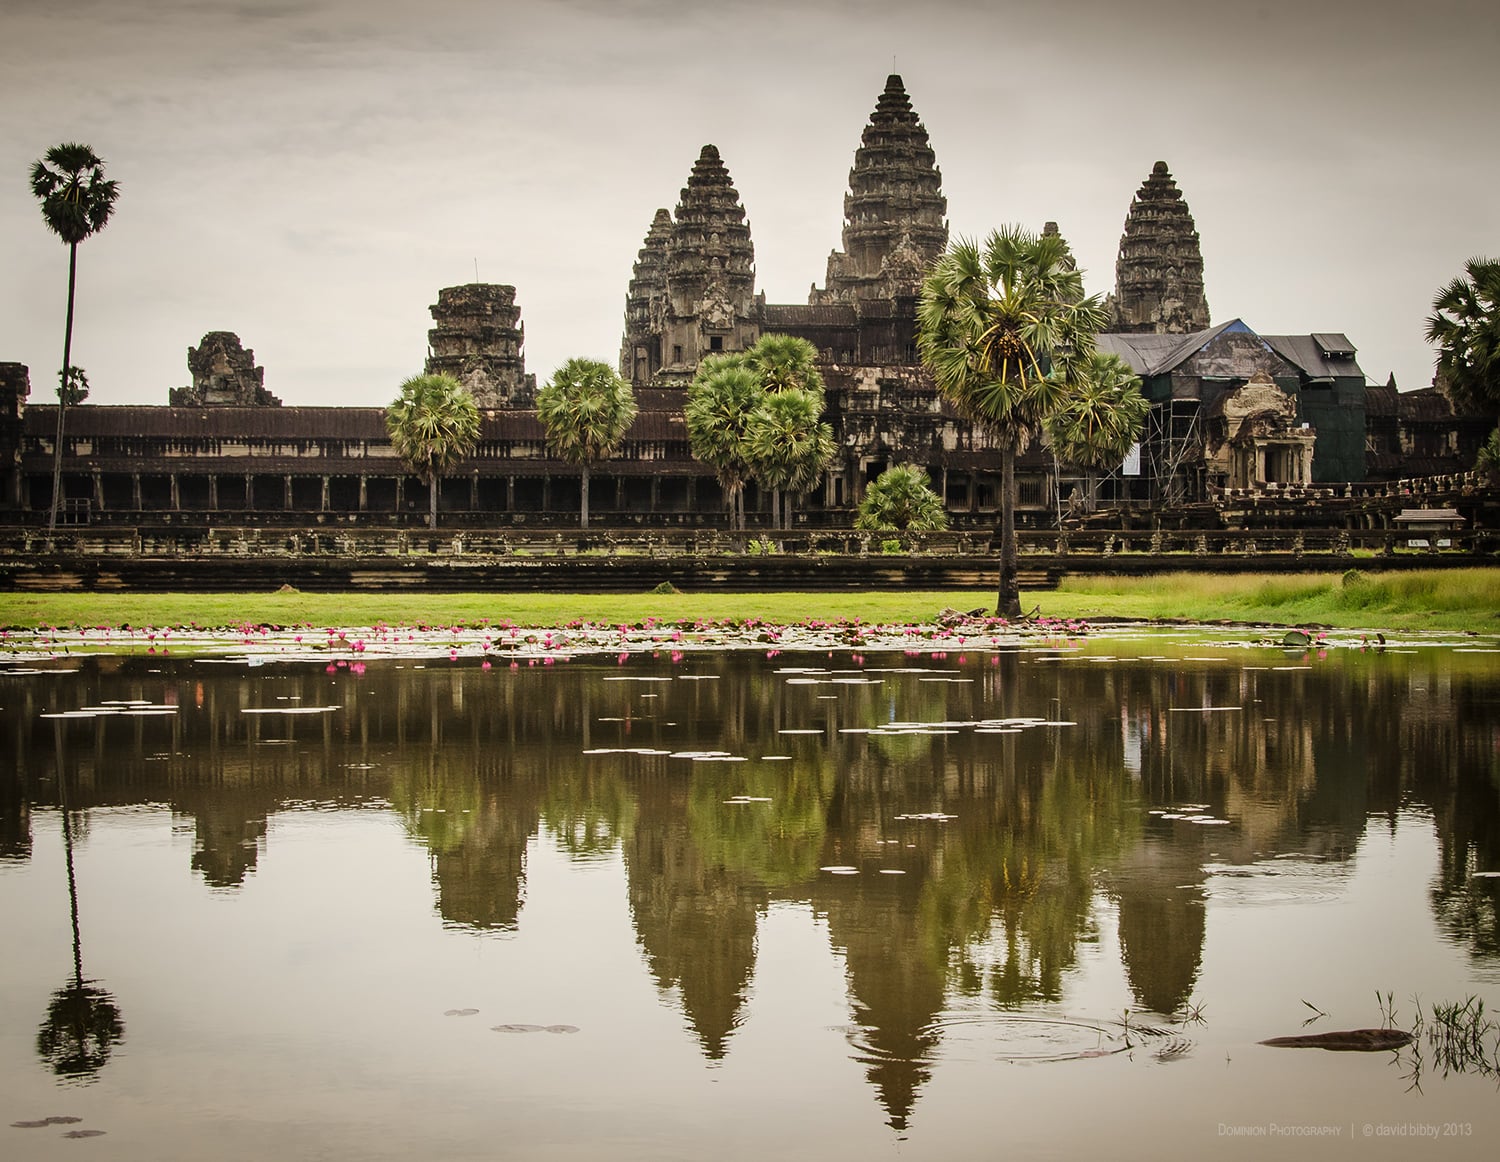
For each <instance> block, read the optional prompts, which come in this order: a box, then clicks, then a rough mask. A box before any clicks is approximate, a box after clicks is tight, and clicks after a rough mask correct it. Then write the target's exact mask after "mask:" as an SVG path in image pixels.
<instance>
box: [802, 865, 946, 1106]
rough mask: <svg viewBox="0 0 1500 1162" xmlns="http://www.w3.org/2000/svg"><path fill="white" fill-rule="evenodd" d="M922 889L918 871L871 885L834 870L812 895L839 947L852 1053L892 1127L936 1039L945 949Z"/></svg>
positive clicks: (917, 1085)
mask: <svg viewBox="0 0 1500 1162" xmlns="http://www.w3.org/2000/svg"><path fill="white" fill-rule="evenodd" d="M892 880H899V881H900V882H899V883H892V882H891V881H892ZM921 890H922V881H921V880H920V879H919V878H918V877H916V876H901V877H895V876H892V877H887V879H886V882H885V883H882V884H878V885H877V886H876V890H870V889H869V888H867V887H865V886H863V885H861V884H860V883H859V882H858V881H857V880H856V879H855V878H854V877H847V878H845V877H839V878H838V879H836V880H835V881H834V882H833V883H829V884H826V885H824V884H820V885H819V890H818V891H817V892H816V895H815V897H814V898H815V900H816V904H817V906H818V908H819V909H820V910H825V911H826V914H827V916H828V936H829V939H830V940H831V941H832V942H833V944H834V946H835V947H837V948H840V949H842V951H843V953H844V963H845V966H846V968H847V972H848V979H849V1003H850V1008H851V1009H852V1016H853V1018H854V1021H855V1023H856V1025H857V1026H858V1030H857V1031H856V1032H855V1033H853V1034H851V1038H850V1040H851V1043H852V1044H853V1045H854V1048H855V1057H856V1059H857V1060H859V1061H860V1062H861V1063H862V1064H863V1065H864V1066H865V1075H866V1076H867V1077H868V1078H869V1080H870V1084H871V1085H873V1086H874V1087H875V1090H876V1092H877V1093H878V1094H879V1095H880V1104H881V1105H882V1106H884V1107H885V1111H886V1114H887V1116H888V1117H889V1120H890V1125H891V1127H892V1128H893V1129H897V1130H900V1129H905V1128H906V1125H907V1121H908V1119H909V1118H910V1116H911V1111H912V1108H913V1107H914V1106H915V1105H916V1101H917V1095H918V1093H919V1091H920V1089H921V1087H922V1085H923V1083H924V1082H926V1081H927V1080H928V1078H929V1077H931V1075H932V1067H931V1063H932V1060H933V1056H934V1054H935V1052H936V1050H937V1048H938V1043H939V1040H940V1036H939V1034H938V1032H937V1030H936V1028H935V1026H934V1021H935V1019H936V1018H937V1016H938V1014H940V1013H941V1012H942V1011H943V1007H944V1001H945V999H946V997H947V986H948V981H947V972H946V967H947V966H946V963H945V961H944V958H943V956H942V953H943V952H944V951H946V949H944V948H941V947H939V948H934V947H933V946H932V943H931V942H930V935H931V934H929V933H925V932H924V931H923V930H922V919H923V916H922V914H921V911H920V908H919V897H920V894H921ZM924 937H926V939H924Z"/></svg>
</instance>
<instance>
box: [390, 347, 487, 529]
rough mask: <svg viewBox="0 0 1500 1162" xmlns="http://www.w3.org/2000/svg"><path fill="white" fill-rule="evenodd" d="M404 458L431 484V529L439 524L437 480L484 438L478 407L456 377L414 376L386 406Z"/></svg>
mask: <svg viewBox="0 0 1500 1162" xmlns="http://www.w3.org/2000/svg"><path fill="white" fill-rule="evenodd" d="M385 428H386V431H387V432H389V433H390V437H391V446H392V447H393V448H395V449H396V455H397V456H399V457H401V462H402V463H403V464H405V465H406V467H407V468H408V469H409V470H410V471H411V472H412V474H413V475H415V476H416V477H417V478H418V479H420V480H421V481H422V482H423V483H424V484H426V485H427V487H428V495H429V500H430V505H431V507H430V509H429V513H428V520H427V527H428V528H431V529H436V528H437V522H438V480H439V478H440V477H442V476H443V474H444V473H446V472H447V471H448V469H449V468H450V467H452V466H453V464H454V463H455V462H457V461H459V460H462V459H463V458H464V457H465V456H467V455H468V454H469V453H470V452H472V451H473V450H474V445H475V444H477V443H478V442H479V408H478V406H477V405H476V404H475V403H474V397H473V396H472V395H470V394H469V391H468V389H467V388H465V387H464V385H463V384H461V383H459V382H458V380H456V379H454V378H453V377H452V376H451V375H414V376H412V377H411V378H410V379H408V380H407V381H406V382H405V383H403V384H402V385H401V394H400V395H399V396H398V397H397V398H396V399H395V400H393V401H392V402H391V406H390V407H388V408H386V410H385Z"/></svg>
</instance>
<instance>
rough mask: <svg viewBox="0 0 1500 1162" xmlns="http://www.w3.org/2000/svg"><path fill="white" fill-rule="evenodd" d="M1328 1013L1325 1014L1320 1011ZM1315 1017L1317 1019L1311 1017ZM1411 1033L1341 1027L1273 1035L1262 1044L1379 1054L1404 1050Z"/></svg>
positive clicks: (1410, 1040) (1410, 1039)
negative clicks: (1334, 1029)
mask: <svg viewBox="0 0 1500 1162" xmlns="http://www.w3.org/2000/svg"><path fill="white" fill-rule="evenodd" d="M1303 1003H1304V1004H1306V1002H1305V1001H1304V1002H1303ZM1320 1015H1321V1016H1327V1014H1326V1013H1323V1014H1320ZM1311 1019H1312V1020H1316V1019H1317V1018H1316V1017H1314V1018H1311ZM1412 1039H1413V1038H1412V1035H1411V1034H1410V1033H1407V1032H1404V1031H1403V1030H1401V1029H1342V1030H1339V1031H1338V1032H1334V1033H1299V1034H1297V1035H1295V1036H1292V1037H1271V1038H1269V1039H1268V1040H1265V1041H1262V1042H1261V1044H1262V1045H1271V1046H1273V1047H1275V1048H1278V1049H1327V1050H1329V1051H1331V1052H1335V1053H1380V1052H1383V1051H1386V1050H1390V1049H1403V1048H1405V1047H1406V1046H1407V1045H1410V1044H1411V1042H1412Z"/></svg>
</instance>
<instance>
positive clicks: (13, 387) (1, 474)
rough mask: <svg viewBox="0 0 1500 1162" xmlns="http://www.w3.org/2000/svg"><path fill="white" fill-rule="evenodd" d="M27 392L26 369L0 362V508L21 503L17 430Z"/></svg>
mask: <svg viewBox="0 0 1500 1162" xmlns="http://www.w3.org/2000/svg"><path fill="white" fill-rule="evenodd" d="M30 394H31V372H30V369H28V368H27V366H26V365H25V364H24V363H0V512H3V511H5V510H7V509H16V508H19V507H21V433H22V430H23V427H24V420H23V415H24V413H25V411H26V398H27V396H29V395H30Z"/></svg>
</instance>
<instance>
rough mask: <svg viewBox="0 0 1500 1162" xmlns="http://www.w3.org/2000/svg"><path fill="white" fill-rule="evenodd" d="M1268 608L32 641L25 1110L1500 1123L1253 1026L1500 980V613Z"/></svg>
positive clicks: (1287, 1139) (953, 1151) (1160, 1136)
mask: <svg viewBox="0 0 1500 1162" xmlns="http://www.w3.org/2000/svg"><path fill="white" fill-rule="evenodd" d="M350 636H351V637H353V636H354V635H352V634H351V635H350ZM1256 637H1257V635H1256V633H1255V632H1254V631H1249V630H1237V631H1227V630H1216V631H1211V632H1205V631H1202V630H1196V629H1189V628H1178V629H1173V630H1134V631H1112V632H1110V633H1104V634H1098V633H1096V634H1091V635H1089V636H1086V637H1083V636H1079V637H1071V636H1068V634H1067V631H1066V629H1065V628H1064V627H1058V629H1057V632H1056V634H1055V636H1040V637H1035V638H1030V639H1018V640H1010V639H1006V640H1004V641H1001V642H998V643H996V644H993V645H988V646H985V645H975V644H974V643H968V644H966V645H965V646H964V647H963V648H962V649H944V648H942V647H941V646H940V645H939V644H937V643H934V642H933V641H930V640H928V641H922V642H914V643H913V648H909V649H906V650H900V649H894V650H893V649H887V648H881V649H860V648H853V649H850V648H839V649H823V648H820V649H817V650H810V649H794V648H784V647H782V648H778V646H777V645H776V644H774V643H773V644H770V645H768V646H764V647H761V648H755V649H741V650H735V651H726V650H716V649H713V648H706V646H705V645H704V644H703V643H692V642H689V641H683V642H681V643H678V642H674V641H672V640H671V639H670V635H668V636H666V637H664V639H663V640H662V641H661V642H660V643H659V644H658V645H657V648H654V649H640V648H630V649H622V650H620V651H618V652H617V651H615V650H609V651H607V652H606V651H604V650H600V652H596V653H570V652H566V651H558V652H555V653H554V652H549V651H548V649H547V648H546V647H547V643H546V642H543V641H536V642H533V643H530V647H529V648H528V650H527V651H515V652H510V651H507V650H503V649H498V648H497V649H496V650H495V651H493V652H492V653H491V652H489V651H486V653H485V656H483V657H481V656H479V655H478V654H477V653H476V652H475V651H474V650H473V649H472V648H470V647H469V646H465V648H464V649H462V650H460V649H457V648H455V649H453V650H451V651H450V650H448V649H447V648H441V647H435V646H434V647H431V648H426V649H412V650H411V651H410V652H407V653H402V652H400V651H399V650H396V651H391V652H387V653H385V654H384V655H382V656H375V655H374V653H371V654H369V655H367V656H361V655H360V653H359V651H355V650H354V649H353V644H354V643H352V642H345V641H342V640H341V641H340V642H339V643H337V645H338V646H342V647H344V649H338V648H331V647H333V646H334V644H335V643H333V642H330V643H329V646H330V648H329V650H328V656H327V657H325V658H314V657H312V656H310V655H309V654H308V653H300V652H293V653H292V654H291V655H289V656H285V657H283V656H277V655H274V654H265V653H261V654H255V653H244V652H234V653H231V652H228V651H227V650H225V651H223V652H219V653H212V652H210V653H205V654H202V655H200V656H198V657H196V658H188V657H177V656H167V657H162V656H140V655H135V656H130V657H125V656H116V655H110V654H107V653H106V654H100V655H92V656H78V655H71V656H58V657H53V658H43V657H41V656H40V655H33V656H22V655H19V654H17V655H11V656H9V657H8V658H7V659H6V660H5V661H4V663H3V664H0V738H3V740H4V741H3V745H0V916H3V917H4V918H5V926H6V937H5V949H6V951H5V955H4V956H3V957H0V989H3V996H4V997H5V1003H4V1006H3V1009H0V1092H3V1093H4V1095H5V1096H4V1098H3V1099H0V1113H3V1114H5V1115H6V1116H5V1117H4V1118H0V1122H3V1123H4V1125H0V1153H3V1155H4V1156H6V1157H16V1158H27V1159H32V1158H36V1159H46V1158H52V1157H62V1156H69V1157H72V1156H74V1155H75V1154H76V1153H77V1152H79V1151H87V1150H104V1151H105V1152H106V1153H107V1155H108V1156H109V1157H111V1158H117V1159H152V1160H158V1159H161V1160H165V1159H178V1158H181V1159H188V1158H201V1157H205V1156H212V1157H216V1158H224V1159H247V1160H248V1159H263V1158H266V1157H270V1156H274V1155H276V1154H281V1155H283V1156H286V1157H291V1158H300V1157H313V1156H316V1157H322V1158H330V1159H384V1158H390V1159H407V1158H418V1157H421V1158H432V1159H480V1158H484V1159H488V1158H495V1157H518V1158H521V1157H524V1158H558V1159H569V1158H611V1159H615V1158H641V1159H661V1158H694V1159H696V1158H701V1157H704V1156H707V1155H712V1156H715V1157H723V1158H730V1159H741V1158H743V1159H762V1158H767V1157H796V1158H819V1159H837V1158H867V1157H871V1156H877V1157H895V1156H901V1157H908V1158H922V1159H929V1158H931V1159H939V1158H940V1159H951V1158H993V1157H997V1156H1002V1155H1006V1156H1013V1157H1025V1158H1074V1157H1084V1156H1089V1155H1097V1156H1102V1157H1116V1158H1146V1157H1150V1158H1178V1157H1181V1158H1196V1157H1203V1156H1207V1155H1213V1156H1219V1155H1221V1154H1222V1155H1224V1156H1240V1155H1241V1154H1243V1155H1244V1156H1247V1157H1248V1156H1250V1153H1251V1151H1254V1150H1257V1149H1263V1143H1258V1142H1255V1141H1254V1139H1255V1138H1257V1137H1267V1136H1276V1138H1277V1144H1278V1148H1279V1151H1280V1152H1283V1153H1287V1154H1289V1155H1291V1156H1295V1157H1316V1158H1344V1157H1348V1158H1354V1157H1360V1158H1369V1157H1389V1158H1402V1157H1410V1156H1412V1151H1413V1150H1414V1149H1416V1147H1414V1146H1413V1144H1412V1142H1411V1140H1410V1135H1409V1134H1408V1135H1403V1134H1399V1133H1398V1132H1397V1131H1396V1130H1395V1129H1393V1128H1392V1127H1397V1126H1415V1125H1420V1126H1434V1127H1438V1128H1439V1130H1442V1128H1443V1127H1452V1128H1453V1131H1452V1133H1449V1134H1447V1135H1446V1136H1445V1137H1443V1139H1442V1140H1440V1141H1437V1142H1435V1143H1434V1144H1433V1145H1432V1147H1431V1148H1432V1149H1433V1151H1434V1152H1435V1153H1436V1154H1437V1155H1438V1156H1440V1157H1444V1158H1472V1157H1481V1156H1488V1151H1489V1150H1490V1149H1492V1140H1493V1135H1494V1133H1495V1131H1496V1129H1497V1128H1500V1122H1497V1116H1496V1110H1497V1107H1500V1102H1497V1096H1500V1095H1497V1088H1496V1079H1495V1077H1494V1076H1493V1075H1492V1074H1489V1073H1486V1072H1484V1071H1477V1070H1470V1071H1464V1072H1458V1071H1453V1070H1449V1071H1447V1075H1446V1076H1445V1075H1444V1072H1445V1071H1444V1070H1443V1069H1441V1068H1439V1063H1438V1062H1437V1061H1436V1060H1435V1059H1434V1058H1433V1056H1432V1055H1431V1053H1430V1052H1428V1053H1427V1054H1426V1055H1425V1057H1424V1055H1423V1052H1422V1048H1423V1043H1422V1042H1421V1041H1420V1040H1419V1042H1418V1044H1417V1047H1416V1052H1413V1051H1412V1050H1405V1051H1401V1052H1375V1053H1325V1052H1321V1051H1317V1050H1288V1049H1278V1048H1271V1047H1267V1046H1263V1045H1261V1044H1259V1042H1261V1041H1263V1040H1265V1039H1267V1038H1272V1037H1277V1036H1282V1035H1288V1034H1297V1033H1307V1032H1311V1033H1318V1032H1327V1031H1333V1030H1346V1029H1362V1028H1371V1027H1376V1026H1380V1025H1382V1024H1384V1023H1386V1018H1387V1015H1388V1014H1387V1013H1385V1012H1383V1011H1382V1002H1381V998H1382V997H1384V995H1385V994H1387V993H1389V994H1391V997H1392V1002H1391V1003H1393V1004H1394V1007H1395V1010H1396V1012H1395V1015H1394V1023H1395V1024H1397V1025H1399V1026H1401V1027H1403V1028H1406V1027H1409V1024H1410V1019H1411V1017H1412V1016H1413V1014H1414V1011H1415V1002H1414V1000H1413V998H1414V997H1415V996H1420V998H1421V1003H1422V1005H1424V1006H1427V1005H1429V1004H1430V1003H1431V1002H1438V1001H1452V1000H1457V1001H1462V1000H1463V999H1465V998H1467V997H1469V996H1478V997H1482V998H1485V999H1486V1000H1487V1001H1488V1002H1489V1007H1490V1008H1491V1009H1493V1008H1494V1007H1495V1006H1496V1005H1500V924H1497V909H1496V905H1497V900H1500V791H1497V786H1500V643H1497V641H1496V640H1495V639H1494V638H1493V637H1490V638H1474V637H1467V636H1463V635H1443V636H1439V635H1429V636H1422V635H1410V636H1406V637H1403V638H1400V639H1397V638H1395V637H1392V638H1391V640H1389V641H1388V642H1386V643H1385V644H1384V646H1383V647H1382V646H1380V645H1378V644H1377V643H1376V642H1375V641H1374V640H1373V635H1372V640H1368V641H1363V640H1361V635H1359V634H1338V635H1334V636H1333V637H1331V638H1328V639H1325V640H1323V641H1321V642H1314V643H1313V644H1312V646H1311V647H1309V648H1306V649H1286V648H1283V647H1282V646H1281V645H1280V644H1279V642H1280V639H1279V635H1278V636H1277V639H1276V640H1275V641H1274V642H1267V641H1256V640H1255V639H1256ZM359 644H360V646H361V650H362V648H363V643H362V642H361V643H359ZM918 646H919V647H920V648H917V647H918ZM229 648H232V649H235V650H239V649H242V648H243V647H240V646H239V644H238V643H234V644H233V645H231V646H230V647H229ZM175 653H176V651H174V655H175ZM1319 1013H1321V1014H1323V1015H1321V1016H1319V1015H1317V1014H1319ZM1304 1022H1309V1023H1308V1024H1307V1025H1306V1026H1304ZM49 1118H51V1119H77V1120H76V1121H73V1120H53V1121H52V1122H51V1123H50V1124H44V1125H35V1124H33V1125H26V1124H24V1123H37V1122H43V1123H45V1122H47V1120H48V1119H49ZM1367 1125H1368V1126H1369V1127H1371V1129H1370V1133H1369V1136H1366V1133H1365V1127H1366V1126H1367ZM1297 1127H1302V1128H1303V1129H1302V1130H1297V1129H1296V1128H1297ZM1465 1127H1467V1129H1465ZM1314 1129H1317V1130H1318V1133H1319V1136H1316V1137H1314V1136H1311V1134H1312V1131H1313V1130H1314ZM1387 1130H1388V1131H1389V1132H1387ZM1288 1131H1290V1132H1288ZM101 1132H102V1135H103V1136H102V1137H101V1138H100V1141H99V1142H98V1143H94V1144H89V1143H80V1142H78V1141H76V1140H73V1139H70V1138H68V1137H66V1135H70V1134H71V1135H75V1136H77V1135H83V1134H89V1133H92V1134H99V1133H101ZM1246 1138H1248V1139H1250V1140H1249V1141H1245V1140H1244V1139H1246Z"/></svg>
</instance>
